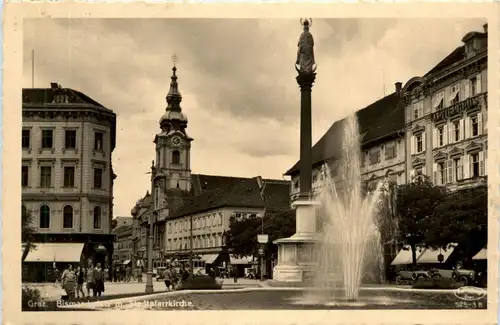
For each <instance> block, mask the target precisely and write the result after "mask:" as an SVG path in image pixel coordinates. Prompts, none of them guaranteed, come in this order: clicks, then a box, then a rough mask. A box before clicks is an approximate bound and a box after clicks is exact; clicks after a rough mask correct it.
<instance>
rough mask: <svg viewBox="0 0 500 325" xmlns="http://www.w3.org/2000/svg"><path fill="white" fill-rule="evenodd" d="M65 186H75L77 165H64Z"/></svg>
mask: <svg viewBox="0 0 500 325" xmlns="http://www.w3.org/2000/svg"><path fill="white" fill-rule="evenodd" d="M64 187H75V167H73V166H69V167H64Z"/></svg>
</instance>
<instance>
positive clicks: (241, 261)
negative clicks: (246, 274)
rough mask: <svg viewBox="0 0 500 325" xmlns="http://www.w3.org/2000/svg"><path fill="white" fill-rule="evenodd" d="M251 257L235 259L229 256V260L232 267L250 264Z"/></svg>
mask: <svg viewBox="0 0 500 325" xmlns="http://www.w3.org/2000/svg"><path fill="white" fill-rule="evenodd" d="M252 259H253V258H252V257H251V256H246V257H242V258H237V257H234V256H230V257H229V260H230V262H231V264H232V265H243V264H251V263H252Z"/></svg>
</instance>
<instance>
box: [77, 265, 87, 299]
mask: <svg viewBox="0 0 500 325" xmlns="http://www.w3.org/2000/svg"><path fill="white" fill-rule="evenodd" d="M84 279H85V269H84V268H83V267H80V266H79V267H78V269H77V271H76V297H77V298H80V292H81V293H82V298H85V292H83V281H84Z"/></svg>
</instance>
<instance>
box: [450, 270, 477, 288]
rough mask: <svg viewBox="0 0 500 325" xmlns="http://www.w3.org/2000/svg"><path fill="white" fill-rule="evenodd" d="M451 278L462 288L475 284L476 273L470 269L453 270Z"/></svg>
mask: <svg viewBox="0 0 500 325" xmlns="http://www.w3.org/2000/svg"><path fill="white" fill-rule="evenodd" d="M452 276H453V278H454V279H455V280H457V281H458V282H460V283H461V284H462V285H463V286H467V285H469V284H475V283H476V271H474V270H471V269H455V270H453V275H452Z"/></svg>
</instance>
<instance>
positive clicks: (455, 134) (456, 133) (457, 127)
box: [453, 121, 460, 142]
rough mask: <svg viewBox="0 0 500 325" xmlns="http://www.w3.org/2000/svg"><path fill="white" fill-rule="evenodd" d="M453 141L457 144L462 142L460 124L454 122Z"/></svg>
mask: <svg viewBox="0 0 500 325" xmlns="http://www.w3.org/2000/svg"><path fill="white" fill-rule="evenodd" d="M453 139H454V141H455V142H457V141H460V122H459V121H455V122H453Z"/></svg>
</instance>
